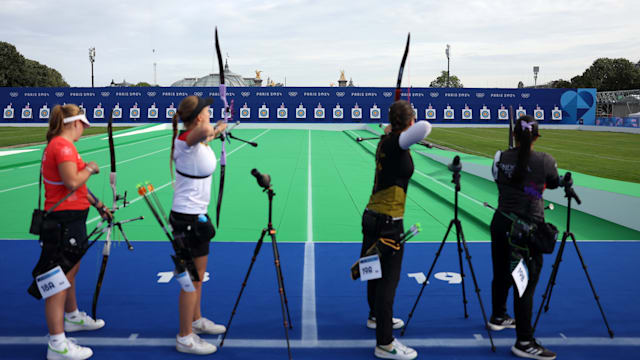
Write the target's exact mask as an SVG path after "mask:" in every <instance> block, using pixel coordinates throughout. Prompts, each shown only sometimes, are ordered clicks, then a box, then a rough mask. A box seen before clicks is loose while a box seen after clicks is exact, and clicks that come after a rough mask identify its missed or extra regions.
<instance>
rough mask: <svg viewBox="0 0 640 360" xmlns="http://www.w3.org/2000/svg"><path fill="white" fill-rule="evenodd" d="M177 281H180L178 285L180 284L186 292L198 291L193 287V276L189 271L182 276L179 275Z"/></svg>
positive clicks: (182, 273)
mask: <svg viewBox="0 0 640 360" xmlns="http://www.w3.org/2000/svg"><path fill="white" fill-rule="evenodd" d="M176 280H178V283H179V284H180V286H181V287H182V290H184V292H194V291H196V288H195V286H193V282H192V281H191V276H189V272H188V271H183V272H181V273H180V274H177V275H176Z"/></svg>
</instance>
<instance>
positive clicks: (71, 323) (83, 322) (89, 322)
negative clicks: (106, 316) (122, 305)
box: [64, 311, 104, 332]
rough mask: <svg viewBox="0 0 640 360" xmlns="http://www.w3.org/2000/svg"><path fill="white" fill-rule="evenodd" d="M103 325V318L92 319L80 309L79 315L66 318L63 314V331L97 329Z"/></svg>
mask: <svg viewBox="0 0 640 360" xmlns="http://www.w3.org/2000/svg"><path fill="white" fill-rule="evenodd" d="M103 326H104V320H102V319H97V320H93V319H92V318H91V316H89V315H87V313H86V312H84V311H81V312H80V315H79V316H76V317H73V318H68V317H67V316H66V315H65V316H64V331H65V332H74V331H82V330H98V329H100V328H102V327H103Z"/></svg>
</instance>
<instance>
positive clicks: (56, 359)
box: [47, 338, 93, 360]
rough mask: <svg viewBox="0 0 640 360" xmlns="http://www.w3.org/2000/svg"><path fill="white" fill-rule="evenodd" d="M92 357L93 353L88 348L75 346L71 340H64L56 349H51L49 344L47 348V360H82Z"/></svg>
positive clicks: (73, 340)
mask: <svg viewBox="0 0 640 360" xmlns="http://www.w3.org/2000/svg"><path fill="white" fill-rule="evenodd" d="M92 355H93V351H92V350H91V349H90V348H88V347H84V346H80V345H76V341H75V339H73V338H66V339H65V340H64V342H62V343H61V344H60V345H59V346H57V347H53V346H52V345H51V342H49V344H48V346H47V360H84V359H88V358H90V357H91V356H92Z"/></svg>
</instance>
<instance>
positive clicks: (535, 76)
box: [533, 66, 540, 87]
mask: <svg viewBox="0 0 640 360" xmlns="http://www.w3.org/2000/svg"><path fill="white" fill-rule="evenodd" d="M538 72H540V66H534V67H533V87H536V85H537V84H538Z"/></svg>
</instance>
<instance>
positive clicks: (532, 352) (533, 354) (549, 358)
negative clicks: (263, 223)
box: [511, 339, 556, 360]
mask: <svg viewBox="0 0 640 360" xmlns="http://www.w3.org/2000/svg"><path fill="white" fill-rule="evenodd" d="M511 352H512V353H513V354H514V355H516V356H519V357H523V358H528V359H540V360H553V359H555V358H556V353H554V352H553V351H551V350H548V349H545V348H544V347H543V346H542V345H540V344H538V342H537V341H536V340H535V339H534V340H533V341H516V344H515V345H513V346H512V347H511Z"/></svg>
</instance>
